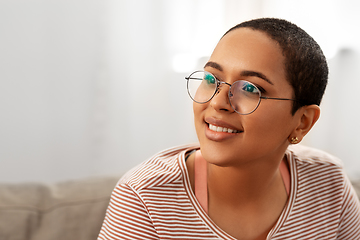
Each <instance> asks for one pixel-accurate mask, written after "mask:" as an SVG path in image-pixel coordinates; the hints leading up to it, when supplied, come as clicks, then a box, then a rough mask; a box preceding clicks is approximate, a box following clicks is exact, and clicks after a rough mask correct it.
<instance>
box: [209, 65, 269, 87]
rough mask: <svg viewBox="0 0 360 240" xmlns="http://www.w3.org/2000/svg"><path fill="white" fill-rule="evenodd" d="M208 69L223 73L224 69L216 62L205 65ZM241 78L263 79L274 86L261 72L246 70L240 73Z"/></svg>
mask: <svg viewBox="0 0 360 240" xmlns="http://www.w3.org/2000/svg"><path fill="white" fill-rule="evenodd" d="M206 67H211V68H215V69H217V70H219V71H221V72H222V71H223V68H222V67H221V65H220V64H218V63H216V62H207V63H206V64H205V66H204V68H206ZM240 76H242V77H258V78H261V79H263V80H265V81H266V82H268V83H270V84H271V85H274V83H272V82H271V81H270V80H269V79H268V78H267V77H266V76H265V75H264V74H262V73H260V72H256V71H249V70H244V71H242V72H241V73H240Z"/></svg>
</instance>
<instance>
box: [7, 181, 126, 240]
mask: <svg viewBox="0 0 360 240" xmlns="http://www.w3.org/2000/svg"><path fill="white" fill-rule="evenodd" d="M119 178H120V176H108V177H92V178H86V179H78V180H72V181H64V182H59V183H53V184H44V183H22V184H20V183H18V184H0V240H60V239H61V240H75V239H76V240H94V239H97V236H98V234H99V231H100V228H101V225H102V222H103V220H104V217H105V212H106V208H107V205H108V204H109V200H110V195H111V192H112V190H113V189H114V187H115V185H116V183H117V181H118V180H119Z"/></svg>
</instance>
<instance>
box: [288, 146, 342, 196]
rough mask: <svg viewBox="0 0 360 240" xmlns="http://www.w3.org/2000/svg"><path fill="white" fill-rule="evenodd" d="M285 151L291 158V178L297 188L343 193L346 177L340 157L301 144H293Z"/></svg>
mask: <svg viewBox="0 0 360 240" xmlns="http://www.w3.org/2000/svg"><path fill="white" fill-rule="evenodd" d="M287 151H288V154H289V155H290V159H292V164H291V165H292V166H293V178H294V180H295V181H296V183H297V187H298V189H299V190H305V189H306V191H312V192H313V193H314V192H319V191H320V192H323V191H324V189H327V190H329V194H330V192H332V193H335V192H337V194H340V195H342V194H343V193H344V190H345V189H346V185H347V184H348V179H347V176H346V174H345V171H344V168H343V163H342V161H341V160H340V159H338V158H337V157H335V156H333V155H331V154H329V153H326V152H324V151H322V150H319V149H315V148H311V147H307V146H303V145H295V146H294V145H293V146H291V147H289V148H288V150H287ZM323 193H324V192H323ZM330 195H331V194H330Z"/></svg>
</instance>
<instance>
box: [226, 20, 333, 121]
mask: <svg viewBox="0 0 360 240" xmlns="http://www.w3.org/2000/svg"><path fill="white" fill-rule="evenodd" d="M238 28H250V29H253V30H258V31H261V32H264V33H265V34H267V35H268V36H269V37H270V38H271V39H273V40H275V41H276V42H278V43H279V45H280V48H281V49H282V53H283V55H284V57H285V64H284V65H285V66H284V67H285V72H286V78H287V80H288V81H289V83H290V84H291V86H292V87H293V89H294V99H295V100H296V101H294V104H293V108H292V114H295V112H296V111H297V110H298V109H299V108H301V107H302V106H307V105H312V104H316V105H320V102H321V99H322V97H323V95H324V92H325V88H326V85H327V81H328V74H329V69H328V65H327V62H326V58H325V56H324V54H323V52H322V50H321V48H320V46H319V45H318V44H317V42H316V41H315V40H314V39H313V38H312V37H311V36H310V35H309V34H307V33H306V32H305V31H304V30H303V29H301V28H300V27H298V26H297V25H295V24H293V23H291V22H289V21H286V20H283V19H277V18H259V19H254V20H250V21H246V22H243V23H240V24H238V25H236V26H234V27H232V28H230V29H229V30H228V31H227V32H226V33H225V34H224V36H225V35H226V34H228V33H229V32H231V31H233V30H235V29H238Z"/></svg>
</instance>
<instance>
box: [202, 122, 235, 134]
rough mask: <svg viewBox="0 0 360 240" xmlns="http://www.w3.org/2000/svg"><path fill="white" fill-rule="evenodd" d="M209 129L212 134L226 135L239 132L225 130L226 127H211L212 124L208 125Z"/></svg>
mask: <svg viewBox="0 0 360 240" xmlns="http://www.w3.org/2000/svg"><path fill="white" fill-rule="evenodd" d="M209 129H210V130H212V131H214V132H226V133H240V132H241V131H239V130H235V129H231V128H226V127H219V126H215V125H212V124H209Z"/></svg>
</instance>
